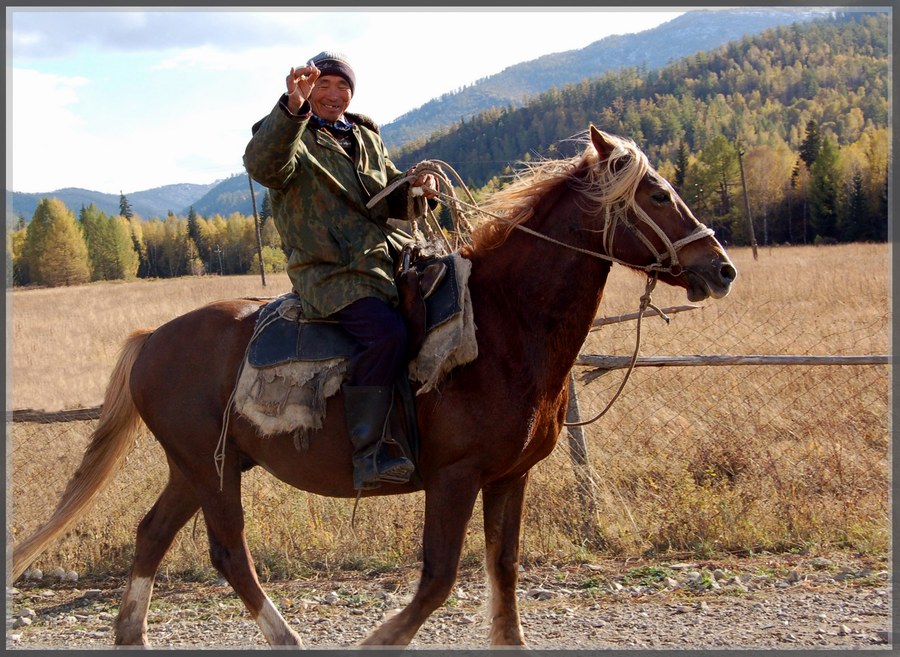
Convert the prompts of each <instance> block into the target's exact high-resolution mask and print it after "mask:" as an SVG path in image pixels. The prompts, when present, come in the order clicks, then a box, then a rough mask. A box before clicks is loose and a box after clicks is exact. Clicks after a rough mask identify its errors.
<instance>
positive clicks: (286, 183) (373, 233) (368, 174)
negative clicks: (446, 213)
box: [244, 97, 411, 318]
mask: <svg viewBox="0 0 900 657" xmlns="http://www.w3.org/2000/svg"><path fill="white" fill-rule="evenodd" d="M283 99H284V97H282V100H281V101H279V103H278V104H277V105H276V106H275V108H274V109H273V110H272V112H271V113H270V114H269V115H268V116H267V117H266V118H265V119H263V120H262V121H261V122H259V123H258V124H257V125H255V126H254V135H253V138H252V139H251V140H250V143H249V144H248V145H247V148H246V151H245V152H244V165H245V166H246V167H247V171H248V172H249V174H250V176H251V177H252V178H253V179H255V180H257V181H258V182H259V183H260V184H262V185H264V186H266V187H267V188H268V189H269V198H270V201H271V203H272V214H273V218H274V220H275V225H276V227H277V228H278V232H279V233H280V234H281V239H282V241H283V242H284V244H285V246H287V247H288V248H289V249H291V253H290V257H289V259H288V275H289V276H290V279H291V282H292V284H293V286H294V290H295V291H296V292H297V294H298V295H300V298H301V301H302V304H303V311H304V313H305V314H306V315H307V317H312V318H322V317H327V316H329V315H331V314H332V313H334V312H337V311H338V310H340V309H342V308H344V307H345V306H347V305H349V304H351V303H353V302H354V301H356V300H358V299H361V298H363V297H367V296H374V297H377V298H380V299H383V300H385V301H387V302H389V303H393V304H396V303H397V289H396V287H395V285H394V279H393V260H392V256H391V247H393V248H394V249H398V250H399V249H400V248H402V246H403V245H404V244H406V243H408V242H409V241H410V240H411V238H410V237H409V235H407V234H406V233H404V232H403V231H401V230H400V229H398V228H395V227H393V226H391V225H389V224H388V223H387V219H388V218H389V217H393V218H396V219H409V218H410V217H407V216H406V214H407V207H408V204H407V194H408V189H409V185H408V184H404V185H400V186H399V187H397V189H396V190H394V192H392V193H391V194H389V195H388V196H387V197H386V198H385V199H382V200H381V201H380V202H379V203H378V204H377V205H375V206H374V207H373V208H371V209H369V208H367V207H366V204H367V203H368V202H369V200H370V199H371V198H372V196H374V195H375V194H377V193H378V192H380V191H382V190H383V189H384V188H385V187H386V186H388V185H389V184H390V183H391V182H393V181H394V180H396V179H397V178H399V177H401V176H403V173H402V172H401V171H400V170H398V169H397V168H396V167H395V166H394V164H393V163H392V162H391V160H390V159H389V157H388V153H387V150H386V148H385V146H384V143H383V142H382V140H381V137H380V136H379V134H378V132H377V127H376V126H375V125H374V124H372V123H371V122H369V121H367V120H366V119H365V118H364V117H361V116H358V115H353V114H348V115H347V118H348V120H350V122H351V123H352V125H353V129H352V136H353V139H355V140H356V158H355V160H356V161H355V162H354V161H352V160H351V159H350V157H349V156H348V155H347V153H346V152H345V151H344V150H343V149H342V148H341V147H340V145H339V144H338V142H337V141H336V140H335V139H334V138H333V137H332V136H331V135H330V134H329V133H328V132H326V131H325V130H321V129H317V128H315V127H314V126H313V125H311V124H310V116H311V115H310V114H309V112H308V107H309V104H308V103H307V104H305V105H304V106H303V107H302V108H301V110H300V115H299V118H298V117H295V116H292V115H290V113H289V112H288V111H287V108H286V106H285V105H284V102H283ZM389 245H390V246H389Z"/></svg>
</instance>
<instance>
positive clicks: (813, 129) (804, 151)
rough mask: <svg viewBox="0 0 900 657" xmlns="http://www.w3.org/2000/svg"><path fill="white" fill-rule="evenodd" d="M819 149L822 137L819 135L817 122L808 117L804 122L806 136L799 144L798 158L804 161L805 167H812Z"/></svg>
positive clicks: (820, 148)
mask: <svg viewBox="0 0 900 657" xmlns="http://www.w3.org/2000/svg"><path fill="white" fill-rule="evenodd" d="M821 150H822V137H821V135H819V124H818V123H816V122H815V121H814V120H812V119H810V120H809V121H808V122H807V123H806V136H805V137H804V138H803V143H802V144H800V159H801V160H803V161H804V162H805V163H806V168H807V169H812V165H813V164H814V163H815V161H816V159H817V158H818V157H819V152H820V151H821Z"/></svg>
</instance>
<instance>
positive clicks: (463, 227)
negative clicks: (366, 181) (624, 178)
mask: <svg viewBox="0 0 900 657" xmlns="http://www.w3.org/2000/svg"><path fill="white" fill-rule="evenodd" d="M444 167H446V168H447V169H448V170H449V171H450V172H451V173H452V174H453V176H454V177H455V178H456V181H457V183H458V186H459V187H460V188H462V189H463V190H464V191H465V192H466V195H467V196H468V197H469V200H470V202H466V201H462V200H461V199H460V198H459V197H458V195H457V194H456V189H455V188H454V186H453V183H452V182H451V180H450V178H449V176H448V175H447V174H446V173H444V170H443V168H444ZM425 174H432V175H433V176H434V177H435V178H436V179H437V180H438V183H439V188H438V190H437V191H436V194H435V196H436V197H437V198H439V199H440V200H442V201H445V202H446V203H447V205H448V207H449V208H450V213H451V218H452V221H453V226H454V234H455V235H456V248H458V246H459V243H460V242H461V241H462V242H464V243H465V244H468V245H470V244H471V241H470V239H469V235H470V234H471V224H470V223H469V222H468V220H467V219H466V217H465V214H466V211H473V212H476V213H478V214H480V215H482V216H488V217H491V218H493V219H496V220H499V221H505V220H506V218H505V217H503V216H501V215H497V214H494V213H492V212H488V211H487V210H484V209H483V208H481V207H479V206H478V204H477V202H476V201H475V198H474V196H473V195H472V193H471V192H470V191H469V188H468V187H467V186H466V184H465V183H464V182H463V181H462V178H460V176H459V174H458V173H456V171H455V170H453V168H452V167H451V166H450V165H448V164H447V163H446V162H443V161H440V160H425V161H423V162H420V163H419V164H417V165H416V166H415V167H413V168H412V169H410V170H409V171H408V172H407V175H405V176H403V177H402V178H400V179H398V180H396V181H394V182H393V183H392V184H391V185H389V186H388V187H386V188H385V189H384V190H382V191H381V192H380V193H378V194H377V195H375V196H374V197H373V198H372V200H371V201H369V204H368V207H370V208H371V207H372V206H373V205H375V204H376V203H378V202H379V201H380V200H381V199H382V198H384V197H385V196H387V195H388V194H390V193H391V192H392V191H394V190H395V189H396V188H397V187H399V186H400V185H403V184H405V183H411V182H413V181H415V180H416V179H418V178H419V177H421V176H422V175H425ZM441 189H445V190H446V192H444V191H441ZM422 194H423V192H422V190H421V189H420V188H416V187H413V188H411V189H410V195H409V204H410V205H409V207H410V213H409V216H415V213H414V212H412V208H413V203H414V197H418V196H421V195H422ZM631 207H632V209H633V210H634V212H635V214H636V215H637V216H638V218H639V219H640V220H641V222H642V223H644V224H645V225H647V226H648V227H649V228H650V230H652V231H653V232H654V233H655V234H656V235H657V236H658V237H659V238H660V240H661V241H662V243H663V246H664V247H665V253H660V252H659V251H658V250H657V249H656V247H655V246H654V245H653V243H652V242H651V241H650V239H649V238H648V237H647V236H646V235H644V233H642V232H641V231H639V230H638V229H637V227H636V226H635V225H634V223H632V222H631V221H628V220H627V219H625V221H624V222H623V223H624V224H625V226H626V228H627V229H628V230H629V231H630V232H631V233H632V234H633V235H634V236H635V237H637V238H638V239H639V240H640V241H641V242H642V243H643V244H644V246H645V247H646V248H647V250H648V251H649V252H650V253H652V254H653V255H654V257H655V258H656V262H654V263H652V264H650V265H643V266H635V265H634V264H631V263H628V262H625V261H623V260H621V259H619V258H616V257H614V256H612V255H610V253H611V252H612V250H613V238H614V234H615V228H616V226H617V225H618V223H619V220H620V218H623V217H624V213H622V212H619V213H617V214H615V215H613V214H612V211H611V209H610V208H609V207H607V210H606V217H605V222H604V227H603V231H602V232H603V233H604V235H605V238H604V246H605V248H606V251H607V253H601V252H599V251H592V250H590V249H584V248H581V247H578V246H575V245H573V244H568V243H566V242H562V241H560V240H557V239H554V238H552V237H550V236H549V235H544V234H543V233H541V232H538V231H536V230H533V229H531V228H528V227H527V226H523V225H522V224H520V223H517V224H514V225H513V227H514V228H515V229H517V230H521V231H522V232H524V233H527V234H528V235H531V236H533V237H537V238H539V239H542V240H544V241H546V242H549V243H551V244H555V245H557V246H561V247H563V248H565V249H569V250H570V251H574V252H576V253H580V254H582V255H586V256H590V257H592V258H599V259H601V260H607V261H609V262H610V263H617V264H621V265H626V266H628V267H631V268H635V269H640V270H643V271H645V272H646V273H647V283H646V286H645V288H644V294H643V295H641V299H640V307H639V308H638V316H637V329H636V332H635V345H634V351H633V353H632V356H631V361H630V363H629V366H628V369H627V370H626V372H625V376H624V377H623V378H622V382H621V383H620V384H619V387H618V389H617V390H616V392H615V394H614V395H613V397H612V399H610V400H609V402H608V403H607V404H606V407H605V408H604V409H603V410H602V411H600V412H599V413H597V414H596V415H595V416H594V417H592V418H591V419H589V420H583V421H580V422H564V423H563V426H565V427H580V426H585V425H587V424H592V423H594V422H596V421H597V420H599V419H600V418H601V417H603V416H604V415H606V413H607V412H608V411H609V409H610V408H612V406H613V404H614V403H615V402H616V400H617V399H618V398H619V396H620V395H621V394H622V391H623V390H624V389H625V386H626V385H627V383H628V381H629V379H630V378H631V374H632V373H633V372H634V369H635V365H636V363H637V359H638V355H639V353H640V349H641V328H642V325H643V320H644V314H645V313H646V312H647V309H648V308H652V309H653V310H655V311H656V312H657V313H658V314H659V316H660V317H661V318H662V319H663V320H664V321H665V322H666V323H667V324H668V323H669V322H670V321H671V320H670V318H669V317H668V316H667V315H666V314H665V313H664V312H662V310H660V309H659V308H658V307H656V306H655V305H653V302H652V298H651V294H652V292H653V289H654V288H655V287H656V283H657V280H658V278H659V274H661V273H669V274H672V275H674V276H678V275H680V274H681V273H682V272H683V268H682V266H681V263H680V261H679V260H678V252H679V251H680V250H681V249H682V248H684V247H685V246H687V245H688V244H691V243H692V242H695V241H697V240H701V239H704V238H706V237H712V236H713V235H714V234H715V232H714V231H713V230H712V229H711V228H709V227H708V226H705V225H704V224H699V225H698V226H697V227H696V228H695V229H694V230H693V231H692V232H691V233H690V234H689V235H687V236H685V237H683V238H681V239H679V240H676V241H674V242H673V241H672V240H671V239H669V236H668V235H666V234H665V232H663V230H662V228H660V227H659V225H658V224H657V223H656V222H655V221H653V220H652V219H651V218H650V216H649V215H647V213H646V212H645V211H644V210H643V209H642V208H640V207H639V206H637V204H632V206H631ZM426 210H427V212H426V213H425V225H426V227H427V230H428V232H429V234H430V236H431V241H432V242H435V241H441V242H443V246H444V249H446V250H447V251H446V253H449V252H451V251H453V250H454V247H453V246H451V244H450V242H449V240H448V239H447V237H446V235H445V234H444V231H443V230H442V229H441V226H440V223H439V222H438V221H437V218H436V217H435V216H434V214H433V213H432V212H431V209H430V208H428V206H427V205H426ZM429 221H430V223H429ZM412 225H413V232H414V233H415V232H417V231H418V223H417V221H415V220H413V222H412ZM438 238H440V239H438ZM667 259H668V264H666V262H665V261H666V260H667Z"/></svg>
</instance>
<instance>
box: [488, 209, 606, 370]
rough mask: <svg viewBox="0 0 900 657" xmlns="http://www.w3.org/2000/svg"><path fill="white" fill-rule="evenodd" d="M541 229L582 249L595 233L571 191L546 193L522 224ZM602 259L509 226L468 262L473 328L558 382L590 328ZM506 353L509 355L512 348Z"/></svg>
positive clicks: (593, 244)
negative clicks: (498, 239)
mask: <svg viewBox="0 0 900 657" xmlns="http://www.w3.org/2000/svg"><path fill="white" fill-rule="evenodd" d="M526 225H527V227H528V228H531V229H532V230H535V231H537V232H539V233H541V234H542V235H546V236H547V237H550V238H553V239H556V240H558V241H561V242H564V243H566V244H571V245H573V246H579V247H581V248H588V249H591V248H594V249H596V248H597V245H598V244H599V242H600V239H599V236H598V235H596V234H594V235H593V237H592V238H591V235H590V233H588V232H586V231H585V230H584V226H583V223H582V221H581V211H580V210H579V209H578V207H577V204H576V202H575V200H574V199H572V198H571V195H565V194H558V195H556V198H553V199H548V200H547V201H546V202H545V203H543V204H542V207H541V208H539V212H537V213H536V214H535V217H534V218H532V219H531V220H530V221H529V222H528V223H527V224H526ZM608 274H609V263H608V262H607V261H605V260H600V259H597V258H594V257H592V256H590V255H586V254H584V253H579V252H577V251H574V250H571V249H567V248H565V247H563V246H560V245H559V244H554V243H551V242H549V241H546V240H543V239H541V238H540V237H537V236H534V235H529V234H528V233H525V232H523V231H520V230H513V232H512V234H511V235H510V236H509V238H508V239H507V240H506V242H504V243H503V244H502V245H501V246H499V247H497V248H495V249H492V250H489V251H486V252H484V253H480V254H479V255H478V257H477V258H476V259H475V261H474V262H473V268H472V278H471V281H472V283H471V285H472V290H473V300H474V302H475V304H476V308H475V313H476V314H475V321H476V323H477V324H478V328H479V331H480V332H481V331H489V332H491V333H494V336H493V337H495V338H496V342H497V343H499V342H502V343H503V344H505V345H508V346H509V349H510V350H514V349H515V350H517V351H520V352H522V353H521V354H519V356H518V357H520V358H522V359H523V369H529V368H530V369H532V370H533V371H532V372H529V374H530V375H532V376H535V377H539V378H541V379H545V381H546V383H547V385H556V384H559V385H562V384H563V382H564V381H565V378H566V376H567V375H568V372H569V370H570V369H571V367H572V364H573V363H574V361H575V359H576V358H577V356H578V352H579V351H580V349H581V345H582V343H583V342H584V339H585V337H586V336H587V333H588V331H589V330H590V328H591V324H592V322H593V320H594V317H595V315H596V312H597V307H598V305H599V303H600V299H601V297H602V294H603V287H604V286H605V284H606V279H607V276H608ZM507 357H511V358H515V357H517V356H516V355H515V354H509V355H508V356H507Z"/></svg>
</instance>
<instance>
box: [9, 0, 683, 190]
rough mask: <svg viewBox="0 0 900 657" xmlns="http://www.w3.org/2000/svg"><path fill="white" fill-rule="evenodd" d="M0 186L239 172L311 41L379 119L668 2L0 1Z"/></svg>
mask: <svg viewBox="0 0 900 657" xmlns="http://www.w3.org/2000/svg"><path fill="white" fill-rule="evenodd" d="M6 12H7V15H6V21H7V113H6V117H7V125H6V133H7V186H6V188H7V189H9V190H13V191H17V192H33V193H43V192H51V191H55V190H57V189H61V188H65V187H80V188H85V189H89V190H93V191H99V192H104V193H109V194H119V193H120V192H121V193H124V194H126V195H127V194H129V193H133V192H136V191H142V190H146V189H152V188H155V187H161V186H163V185H170V184H176V183H195V184H209V183H213V182H215V181H217V180H222V179H224V178H227V177H229V176H231V175H234V174H236V173H241V172H242V171H243V164H242V160H241V157H242V155H243V152H244V148H245V146H246V144H247V141H248V140H249V137H250V126H251V125H252V124H253V123H254V122H255V121H257V120H258V119H260V118H262V117H263V116H265V115H266V114H268V113H269V112H270V111H271V109H272V107H274V105H275V103H276V102H277V100H278V97H279V96H280V94H281V93H282V92H283V91H284V85H285V77H286V76H287V74H288V73H289V71H290V68H291V66H293V65H300V64H303V63H304V62H306V61H307V60H308V59H309V58H310V57H312V56H313V55H315V54H317V53H319V52H321V51H323V50H337V51H341V52H343V53H345V54H346V55H347V57H348V58H349V60H350V61H351V63H352V64H353V68H354V71H355V73H356V92H355V95H354V97H353V100H352V102H351V105H350V109H351V110H352V111H357V112H360V113H363V114H367V115H369V116H371V117H372V118H373V119H375V120H376V121H377V122H378V123H380V124H382V125H384V124H386V123H389V122H391V121H392V120H394V119H396V118H398V117H399V116H401V115H403V114H404V113H406V112H408V111H410V110H413V109H415V108H417V107H420V106H421V105H423V104H425V103H426V102H428V101H429V100H431V99H433V98H437V97H439V96H441V95H442V94H445V93H448V92H452V91H456V90H458V89H460V88H462V87H464V86H466V85H469V84H472V83H473V82H475V81H477V80H479V79H481V78H484V77H487V76H489V75H493V74H494V73H499V72H500V71H502V70H503V69H504V68H506V67H508V66H510V65H512V64H516V63H519V62H523V61H528V60H531V59H535V58H537V57H540V56H542V55H546V54H550V53H554V52H562V51H566V50H573V49H578V48H583V47H585V46H587V45H588V44H590V43H593V42H594V41H598V40H600V39H602V38H604V37H606V36H609V35H611V34H627V33H633V32H640V31H643V30H646V29H650V28H652V27H655V26H657V25H659V24H661V23H664V22H667V21H670V20H672V19H674V18H676V17H677V16H679V15H681V14H682V13H684V12H683V11H679V10H677V9H676V8H671V7H666V8H663V9H651V8H641V9H639V10H632V11H629V10H628V8H627V7H623V8H607V7H604V8H600V7H596V8H587V9H582V8H579V9H569V8H566V9H546V8H507V9H495V10H477V9H473V8H465V9H460V10H453V9H422V10H419V9H415V10H413V9H406V8H403V9H371V8H368V9H362V10H359V9H350V8H338V9H332V10H328V11H321V10H312V9H300V8H295V9H288V8H277V9H270V10H266V9H252V10H248V9H231V8H217V9H202V10H201V9H196V8H195V9H184V10H179V9H174V8H165V9H161V10H142V9H138V8H122V7H119V8H108V9H91V10H88V9H84V8H80V9H78V8H76V9H70V10H64V9H60V8H52V9H51V8H42V9H40V8H39V9H26V8H7V9H6Z"/></svg>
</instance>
